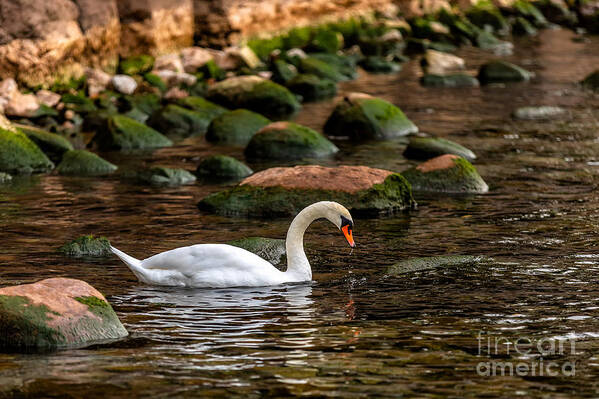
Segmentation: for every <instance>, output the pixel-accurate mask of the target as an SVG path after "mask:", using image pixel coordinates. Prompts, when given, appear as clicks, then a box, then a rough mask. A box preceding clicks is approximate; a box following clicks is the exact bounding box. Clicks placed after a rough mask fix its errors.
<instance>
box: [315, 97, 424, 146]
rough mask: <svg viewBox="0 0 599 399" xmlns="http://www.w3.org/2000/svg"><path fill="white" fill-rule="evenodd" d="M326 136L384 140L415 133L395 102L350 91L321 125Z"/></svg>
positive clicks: (415, 130) (416, 129) (412, 125)
mask: <svg viewBox="0 0 599 399" xmlns="http://www.w3.org/2000/svg"><path fill="white" fill-rule="evenodd" d="M324 132H325V133H326V134H327V135H329V136H344V137H349V138H351V139H353V140H367V139H377V140H385V139H391V138H395V137H399V136H405V135H408V134H410V133H416V132H418V128H417V127H416V125H414V124H413V123H412V121H410V120H409V119H408V118H407V117H406V116H405V115H404V113H403V112H402V111H401V109H399V108H398V107H396V106H395V105H393V104H391V103H389V102H387V101H385V100H382V99H380V98H376V97H372V96H369V95H368V94H363V93H351V94H348V95H347V96H345V98H344V99H343V100H342V101H341V102H339V103H338V104H337V106H336V107H335V109H334V110H333V113H332V114H331V116H329V118H328V120H327V121H326V123H325V125H324Z"/></svg>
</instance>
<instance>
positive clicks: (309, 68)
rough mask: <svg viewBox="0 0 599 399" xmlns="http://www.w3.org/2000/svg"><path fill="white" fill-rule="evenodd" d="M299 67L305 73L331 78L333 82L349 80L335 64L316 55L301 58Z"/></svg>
mask: <svg viewBox="0 0 599 399" xmlns="http://www.w3.org/2000/svg"><path fill="white" fill-rule="evenodd" d="M297 69H298V70H299V71H300V72H302V73H305V74H310V75H316V76H318V77H319V78H323V79H329V80H332V81H333V82H339V81H342V80H347V78H346V77H345V76H344V75H343V74H342V73H341V72H340V71H339V70H338V69H336V68H335V67H334V66H332V65H330V64H328V63H327V62H325V61H321V60H319V59H318V58H314V57H309V56H308V57H305V58H300V59H299V61H298V65H297Z"/></svg>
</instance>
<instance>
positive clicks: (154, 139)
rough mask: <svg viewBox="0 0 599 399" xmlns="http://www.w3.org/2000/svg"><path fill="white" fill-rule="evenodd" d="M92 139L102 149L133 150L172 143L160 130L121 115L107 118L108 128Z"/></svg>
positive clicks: (165, 145) (166, 145)
mask: <svg viewBox="0 0 599 399" xmlns="http://www.w3.org/2000/svg"><path fill="white" fill-rule="evenodd" d="M94 140H95V141H96V142H97V143H98V144H99V146H100V147H101V148H102V149H116V150H134V149H151V148H160V147H168V146H171V145H172V144H173V143H172V142H171V141H170V140H169V139H167V138H166V137H164V136H163V135H162V134H161V133H160V132H157V131H156V130H154V129H152V128H151V127H148V126H146V125H144V124H143V123H141V122H138V121H136V120H134V119H131V118H128V117H126V116H123V115H115V116H112V117H111V118H109V119H108V128H107V129H105V130H104V131H100V132H99V133H98V134H96V136H95V137H94Z"/></svg>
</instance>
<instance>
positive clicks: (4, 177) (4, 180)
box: [0, 172, 12, 184]
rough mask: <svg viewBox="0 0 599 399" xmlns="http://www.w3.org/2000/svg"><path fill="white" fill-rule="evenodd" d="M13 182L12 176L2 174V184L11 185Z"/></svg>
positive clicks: (0, 173)
mask: <svg viewBox="0 0 599 399" xmlns="http://www.w3.org/2000/svg"><path fill="white" fill-rule="evenodd" d="M11 181H12V176H11V175H9V174H8V173H4V172H0V184H6V183H10V182H11Z"/></svg>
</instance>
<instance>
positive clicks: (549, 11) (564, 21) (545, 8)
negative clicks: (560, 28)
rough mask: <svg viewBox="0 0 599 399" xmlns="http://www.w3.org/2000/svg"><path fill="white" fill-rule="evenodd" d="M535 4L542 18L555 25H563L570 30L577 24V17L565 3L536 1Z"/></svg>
mask: <svg viewBox="0 0 599 399" xmlns="http://www.w3.org/2000/svg"><path fill="white" fill-rule="evenodd" d="M535 4H536V6H537V8H538V9H539V11H541V13H542V14H543V16H544V17H545V18H546V19H547V20H549V21H551V22H553V23H555V24H559V25H565V26H568V27H570V28H572V27H574V26H576V24H577V23H578V17H577V16H576V14H575V13H574V12H572V11H570V10H569V9H568V7H566V5H565V3H560V2H556V1H552V0H541V1H537V2H536V3H535Z"/></svg>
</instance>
